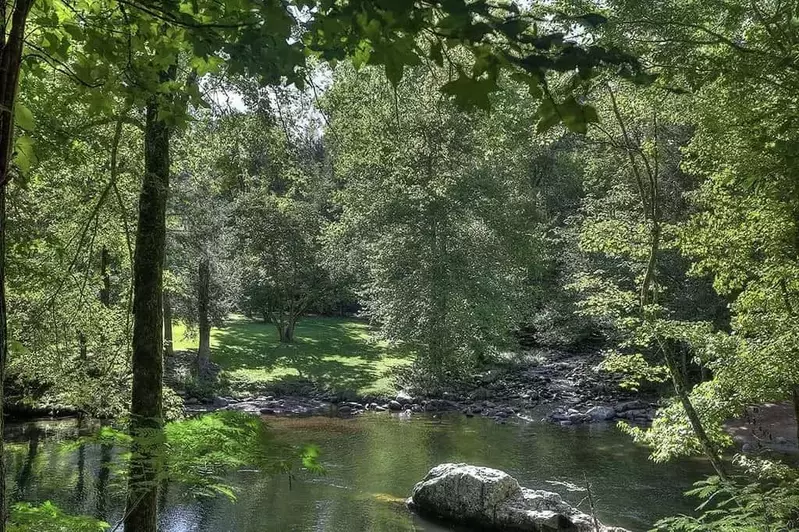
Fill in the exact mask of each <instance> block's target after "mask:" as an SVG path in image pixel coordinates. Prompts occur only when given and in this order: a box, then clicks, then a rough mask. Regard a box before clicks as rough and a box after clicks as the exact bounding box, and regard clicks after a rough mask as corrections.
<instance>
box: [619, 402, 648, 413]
mask: <svg viewBox="0 0 799 532" xmlns="http://www.w3.org/2000/svg"><path fill="white" fill-rule="evenodd" d="M614 408H615V410H616V412H627V411H629V410H641V409H647V408H649V403H645V402H643V401H628V402H626V403H620V404H618V405H616V406H615V407H614Z"/></svg>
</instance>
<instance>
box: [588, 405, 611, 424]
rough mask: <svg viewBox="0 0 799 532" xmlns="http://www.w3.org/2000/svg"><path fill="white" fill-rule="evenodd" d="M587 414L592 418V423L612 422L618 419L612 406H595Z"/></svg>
mask: <svg viewBox="0 0 799 532" xmlns="http://www.w3.org/2000/svg"><path fill="white" fill-rule="evenodd" d="M586 414H587V415H588V416H590V417H591V421H610V420H612V419H613V418H615V417H616V409H615V408H613V407H611V406H595V407H593V408H591V409H589V410H588V411H587V412H586Z"/></svg>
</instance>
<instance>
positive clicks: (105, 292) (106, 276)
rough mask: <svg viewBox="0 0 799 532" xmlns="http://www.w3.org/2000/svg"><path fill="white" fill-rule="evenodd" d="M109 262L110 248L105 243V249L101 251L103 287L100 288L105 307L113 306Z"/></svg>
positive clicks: (101, 301) (101, 299) (101, 300)
mask: <svg viewBox="0 0 799 532" xmlns="http://www.w3.org/2000/svg"><path fill="white" fill-rule="evenodd" d="M109 262H110V258H109V253H108V248H107V247H105V245H103V250H102V251H101V252H100V276H101V277H102V278H103V287H102V288H101V289H100V303H102V304H103V306H104V307H105V308H108V307H110V306H111V274H110V273H109V272H108V263H109Z"/></svg>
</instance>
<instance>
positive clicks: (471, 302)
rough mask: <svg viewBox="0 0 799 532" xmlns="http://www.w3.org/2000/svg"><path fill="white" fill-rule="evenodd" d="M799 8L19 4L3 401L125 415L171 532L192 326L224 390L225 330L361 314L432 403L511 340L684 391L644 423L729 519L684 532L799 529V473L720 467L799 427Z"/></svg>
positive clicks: (3, 55) (146, 501)
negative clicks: (219, 343) (180, 388)
mask: <svg viewBox="0 0 799 532" xmlns="http://www.w3.org/2000/svg"><path fill="white" fill-rule="evenodd" d="M797 10H799V4H797V3H796V2H791V1H788V2H784V1H777V0H774V1H763V2H751V3H750V2H727V3H722V2H703V1H698V0H696V1H687V0H686V1H669V2H660V1H658V2H655V1H651V2H650V1H640V0H638V1H629V2H627V1H611V2H596V3H594V2H590V1H578V0H575V1H568V2H567V1H564V2H555V3H546V4H545V5H533V6H524V7H520V5H519V4H516V3H505V2H495V3H492V2H486V1H483V0H477V1H470V2H466V1H463V0H442V1H440V2H439V1H411V0H407V1H385V2H384V1H366V0H360V1H350V2H338V1H333V0H324V1H321V2H313V1H309V0H297V1H293V2H292V1H287V2H277V1H271V0H270V1H265V2H255V1H249V0H235V1H230V0H229V1H225V2H196V1H195V2H166V3H163V4H157V5H156V4H151V3H148V2H138V1H133V2H129V1H127V0H125V1H104V0H97V1H94V0H91V1H89V0H81V1H79V2H60V1H55V0H36V1H33V0H31V1H25V0H18V1H17V2H14V3H4V21H5V22H4V26H3V36H4V41H3V44H2V49H1V50H0V65H2V66H1V67H0V73H2V75H1V76H0V106H1V107H0V109H1V110H2V112H1V113H0V116H2V119H1V120H0V228H2V230H0V241H1V242H2V246H0V251H1V252H0V287H2V291H0V353H2V356H0V380H2V382H3V388H2V399H3V400H5V401H6V402H7V403H9V404H12V405H14V407H15V408H20V407H22V406H27V407H30V406H34V405H41V404H49V405H55V404H58V405H66V406H68V407H70V408H73V409H76V410H79V411H82V412H85V413H88V414H90V415H95V416H107V417H117V418H124V419H125V420H127V430H128V432H129V434H130V436H131V437H132V439H131V440H130V442H129V444H130V448H131V451H132V458H131V462H130V477H129V481H130V485H129V488H128V511H127V512H126V514H125V526H126V529H129V530H131V531H132V530H136V531H139V530H140V531H145V532H146V531H150V530H155V528H156V510H157V503H156V501H157V492H158V489H157V485H158V481H159V480H160V479H162V478H163V471H162V470H163V468H164V464H163V463H162V462H163V461H162V460H161V458H162V456H163V454H164V452H165V451H164V446H165V445H166V446H168V447H169V449H170V452H175V451H174V449H175V448H176V447H175V445H174V444H170V443H169V438H170V430H171V431H172V433H173V435H172V436H173V438H174V433H175V432H176V431H177V432H178V433H180V430H181V429H175V428H171V429H170V428H168V429H167V433H166V434H164V432H163V430H162V429H163V425H164V422H165V417H166V415H167V411H169V412H177V411H179V410H180V406H181V405H180V402H181V401H182V400H181V399H180V398H179V397H178V396H177V395H175V394H174V391H173V390H172V389H170V388H168V387H164V386H163V384H162V380H163V372H164V354H165V353H166V356H172V343H173V342H174V341H175V340H176V339H173V338H171V336H172V328H171V324H172V323H173V322H174V323H177V322H182V323H183V324H185V325H186V327H187V328H188V329H189V330H190V331H192V332H194V333H196V334H197V336H198V338H199V349H198V350H197V353H196V360H195V363H194V364H193V368H192V371H193V373H192V374H193V377H192V378H193V379H194V380H195V382H194V385H195V386H197V387H198V388H206V389H212V388H213V387H214V386H215V385H216V380H215V379H216V370H215V368H214V364H213V363H212V352H211V339H210V334H211V328H212V326H223V325H224V322H225V319H226V317H227V316H228V315H229V314H230V313H231V312H233V311H235V312H239V313H242V314H245V315H247V316H248V317H252V318H254V319H258V320H263V321H265V322H267V323H270V324H272V325H273V326H274V327H276V330H277V333H278V336H279V339H280V341H281V342H285V343H291V342H292V341H293V340H294V334H295V327H296V325H297V323H298V322H300V321H301V320H302V319H303V316H305V315H307V314H342V313H346V314H354V313H358V314H360V315H361V316H363V317H365V318H367V319H369V320H370V321H371V322H372V323H373V324H374V325H375V326H376V327H377V328H378V329H379V331H380V334H381V336H382V337H383V339H384V340H386V341H387V342H389V343H390V344H394V345H401V346H403V348H407V349H408V350H409V351H412V352H413V353H414V356H415V359H414V364H413V365H412V367H411V368H410V369H409V370H408V371H407V372H406V373H405V374H404V375H403V378H404V379H406V380H408V381H409V382H412V383H413V384H414V386H417V387H418V389H419V390H422V391H423V392H424V393H427V394H430V395H436V394H439V393H440V392H442V390H443V389H444V388H445V385H446V383H447V382H449V381H450V380H452V379H457V378H459V377H461V376H464V375H468V374H470V373H472V372H473V370H474V369H475V368H479V367H480V365H481V364H485V363H486V362H489V361H491V360H495V359H497V358H498V357H501V356H503V355H504V354H506V353H507V352H512V351H517V350H519V349H520V346H522V347H529V346H531V345H535V346H547V347H552V348H557V349H563V350H571V351H575V352H584V351H588V350H601V351H602V352H603V354H604V362H603V366H604V369H606V370H607V371H612V372H619V373H622V374H624V378H625V381H626V384H627V385H628V386H630V387H632V388H634V389H647V390H657V391H658V392H660V393H662V394H663V395H664V396H665V397H664V402H663V407H662V409H661V411H660V413H659V415H658V417H657V418H656V419H655V420H654V422H653V423H652V425H651V427H646V428H642V427H627V428H625V429H624V430H626V431H628V432H629V433H630V434H631V437H632V438H634V439H635V440H636V441H638V442H641V443H644V444H646V445H648V446H650V447H651V448H652V456H653V458H654V459H655V460H658V461H665V460H669V459H671V458H674V457H678V456H682V455H692V454H701V455H704V456H705V457H706V458H707V459H708V460H709V461H710V462H711V463H712V465H713V467H714V468H715V470H716V473H717V476H716V477H713V478H711V479H709V480H708V483H707V485H706V486H703V487H702V489H701V490H700V494H701V495H703V496H704V497H706V498H708V497H710V498H715V499H716V500H717V501H718V500H722V499H724V498H725V497H726V498H727V499H729V500H728V501H727V504H726V505H721V508H722V511H720V512H712V511H711V512H705V513H702V514H701V516H700V517H698V518H693V517H686V518H675V519H673V520H669V521H665V522H663V523H661V526H662V528H663V529H664V530H753V531H754V530H789V529H793V528H795V527H797V526H799V525H797V519H799V502H798V501H797V497H798V496H799V480H797V479H798V478H799V477H797V474H796V471H795V470H794V469H792V468H790V467H788V466H785V465H782V464H780V463H778V462H776V461H772V460H764V459H761V458H752V457H737V458H736V459H735V460H733V461H732V462H730V461H729V460H726V459H724V458H723V457H724V456H726V455H727V454H728V453H727V451H728V449H729V448H730V446H731V443H732V442H731V438H730V436H729V435H728V434H727V432H726V431H725V430H724V423H725V422H726V421H727V420H729V419H730V418H732V417H735V416H739V415H741V414H742V413H743V412H744V411H745V409H746V408H747V407H748V406H751V405H759V404H762V403H765V402H781V401H791V402H792V403H793V405H794V409H795V412H796V416H797V418H799V369H797V363H796V361H797V352H798V351H799V337H797V334H798V333H799V329H797V325H796V312H797V309H798V308H799V284H797V283H798V282H799V281H797V277H798V276H797V274H798V273H799V189H798V188H797V186H798V185H797V182H796V178H795V173H796V172H797V170H799V168H797V167H796V165H797V162H796V161H797V151H796V150H797V145H798V144H797V140H799V139H797V133H796V132H797V124H796V121H797V119H799V117H797V109H796V97H795V95H796V94H797V92H799V91H798V89H799V86H797V82H796V79H797V76H796V71H797V68H799V62H797V59H796V54H797V46H799V42H797V41H799V25H797V20H799V18H797V17H799V11H797ZM231 102H232V103H231ZM6 323H7V324H8V329H7V330H6ZM164 324H167V326H166V327H165V326H164ZM6 353H7V356H6ZM0 404H1V403H0ZM207 423H209V424H210V425H211V426H212V428H213V420H211V421H208V422H207ZM183 430H187V431H191V430H192V428H191V426H189V428H188V429H183ZM197 430H198V432H202V431H203V430H212V429H209V428H208V427H205V426H201V427H200V428H199V429H197ZM252 430H253V431H255V430H257V429H255V428H252ZM256 437H261V435H253V438H256ZM184 439H188V437H186V438H184ZM0 450H1V449H0ZM178 454H179V453H178ZM306 465H311V466H313V464H312V460H311V461H308V462H307V464H306ZM278 469H280V468H278ZM2 471H3V470H2V468H0V490H2V486H4V485H5V483H4V481H3V475H2ZM5 500H6V496H5V494H4V493H3V492H2V491H0V501H5ZM729 501H734V502H732V503H731V502H729ZM3 504H4V503H3ZM6 514H7V512H6V511H2V515H4V516H5V515H6ZM4 522H5V521H4V520H2V519H0V531H1V530H3V529H4V524H3V523H4Z"/></svg>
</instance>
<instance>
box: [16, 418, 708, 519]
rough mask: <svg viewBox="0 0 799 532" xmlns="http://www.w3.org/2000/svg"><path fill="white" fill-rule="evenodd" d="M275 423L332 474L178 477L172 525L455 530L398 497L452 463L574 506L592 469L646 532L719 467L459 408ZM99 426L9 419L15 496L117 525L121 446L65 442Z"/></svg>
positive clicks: (679, 508)
mask: <svg viewBox="0 0 799 532" xmlns="http://www.w3.org/2000/svg"><path fill="white" fill-rule="evenodd" d="M269 423H270V425H271V426H272V428H273V429H274V431H275V432H276V433H277V435H278V437H279V438H280V439H282V440H285V441H290V442H296V443H314V444H316V445H318V446H319V447H320V448H321V451H322V457H321V461H322V463H323V465H324V467H325V469H326V474H325V475H323V476H314V475H310V474H303V473H301V472H300V473H298V474H297V475H296V477H295V478H294V479H293V480H292V481H291V482H289V479H288V478H287V477H286V476H277V477H269V476H267V475H264V474H261V473H259V472H257V471H238V472H236V473H233V474H231V475H229V478H228V479H227V482H228V483H229V484H231V485H233V486H234V487H235V488H236V490H237V492H236V493H237V501H236V502H231V501H229V500H227V499H225V498H216V499H201V500H198V499H196V498H194V497H192V496H191V495H189V494H187V493H186V490H185V489H184V488H182V487H181V486H179V485H171V486H167V487H166V489H162V493H161V495H162V496H161V501H160V504H161V509H160V513H161V529H162V530H163V531H164V532H189V531H192V532H264V531H281V532H282V531H334V532H337V531H344V532H358V531H365V532H366V531H368V532H379V531H395V530H396V531H400V530H402V531H405V530H423V531H441V530H448V529H446V528H442V527H441V526H439V525H436V524H434V523H430V522H427V521H424V520H422V519H419V518H418V517H415V516H413V515H412V514H411V513H410V512H408V511H407V510H406V509H405V507H404V505H402V504H401V502H400V501H401V499H402V498H404V497H407V496H408V494H409V493H410V490H411V488H412V487H413V485H414V483H416V482H417V481H419V480H420V479H421V478H422V477H423V476H424V475H425V473H427V471H428V470H429V469H430V468H431V467H432V466H434V465H436V464H439V463H442V462H468V463H471V464H476V465H485V466H491V467H496V468H499V469H503V470H505V471H507V472H508V473H511V474H512V475H514V476H515V477H516V478H517V479H519V481H520V482H521V483H522V484H523V485H525V486H528V487H532V488H540V489H549V490H552V491H558V492H560V493H561V494H562V495H563V496H564V498H566V499H567V500H569V501H570V502H572V503H573V504H577V503H580V501H582V500H583V499H584V497H585V494H584V493H583V492H579V491H570V487H571V489H574V487H575V485H580V486H581V485H583V484H584V483H585V478H586V477H587V479H588V481H589V482H590V483H591V484H592V486H593V491H594V495H595V497H596V499H597V502H596V506H597V513H598V515H599V517H600V519H601V520H603V521H604V522H606V523H607V524H612V525H616V526H624V527H627V528H629V529H630V530H633V531H634V532H638V531H644V530H647V529H648V528H649V527H650V526H651V524H652V523H653V522H654V521H656V520H657V519H659V518H661V517H665V516H668V515H673V514H677V513H685V512H690V511H691V510H692V508H693V507H694V506H695V505H696V501H694V500H692V499H689V498H686V497H684V496H683V495H682V493H683V492H684V491H685V490H687V489H689V488H690V487H691V485H692V483H693V482H695V481H696V480H699V479H700V478H702V477H704V476H705V475H706V474H708V473H709V472H710V470H709V468H708V466H707V464H705V463H704V462H703V461H702V460H698V459H697V460H681V461H675V462H672V463H668V464H655V463H653V462H652V461H650V460H649V459H648V456H647V451H646V449H643V448H640V447H638V446H636V445H634V444H633V443H632V442H631V441H630V439H629V437H627V436H625V435H624V434H622V433H621V432H620V431H619V430H618V429H616V428H615V427H614V426H612V425H597V424H594V425H584V426H576V427H562V426H559V425H553V424H549V423H524V424H513V423H508V424H506V425H497V424H496V423H494V422H493V421H490V420H487V419H482V418H466V417H463V416H461V415H447V416H441V417H434V416H428V415H415V416H411V417H409V418H400V417H398V416H395V415H389V414H387V413H381V414H377V413H375V414H364V415H362V416H358V417H355V418H351V419H340V418H327V417H311V418H278V419H272V420H270V421H269ZM97 427H98V423H97V422H90V421H78V420H74V419H70V420H59V421H45V422H31V423H25V424H13V423H11V424H9V425H8V426H7V429H6V437H7V438H8V439H10V440H11V441H12V442H15V443H12V444H11V445H9V449H8V451H7V455H6V459H7V461H8V465H9V474H10V475H11V477H12V479H13V486H10V493H11V496H12V497H13V498H14V499H15V500H25V501H31V502H41V501H44V500H51V501H53V502H55V503H56V504H58V505H59V506H61V507H63V508H64V509H66V510H69V511H71V512H76V513H84V514H88V515H96V516H99V517H102V518H104V519H105V520H106V521H108V522H109V523H111V524H112V525H113V524H116V523H117V522H118V521H119V519H120V518H121V515H122V508H123V504H124V496H123V489H124V481H123V479H122V478H121V477H120V475H118V474H117V473H116V472H115V470H114V468H113V467H109V463H113V462H114V461H115V460H117V459H118V455H119V451H117V450H115V449H112V448H110V447H108V446H106V447H102V446H100V445H94V444H84V445H65V444H64V442H65V441H69V440H70V439H74V438H75V437H76V435H77V433H78V432H79V431H80V432H81V433H82V434H87V433H90V432H91V431H93V430H96V428H97ZM581 508H582V509H584V510H587V508H585V506H584V505H583V506H581ZM121 529H122V527H121V526H120V527H119V530H121Z"/></svg>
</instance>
